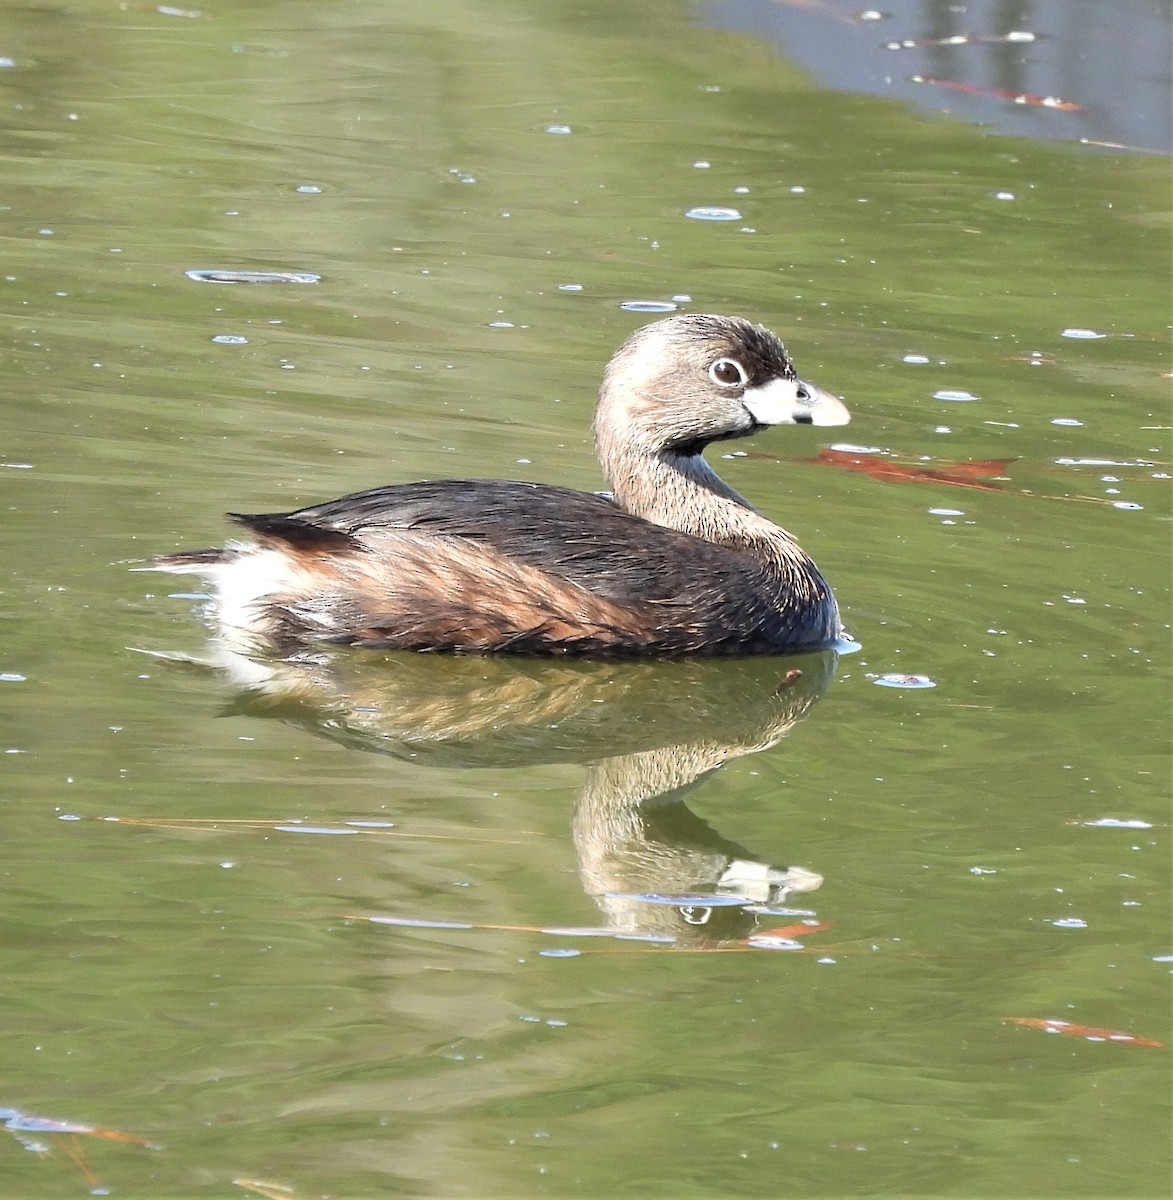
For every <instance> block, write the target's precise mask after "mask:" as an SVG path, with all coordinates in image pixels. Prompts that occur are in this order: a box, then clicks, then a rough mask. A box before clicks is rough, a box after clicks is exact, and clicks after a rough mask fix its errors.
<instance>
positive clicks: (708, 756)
mask: <svg viewBox="0 0 1173 1200" xmlns="http://www.w3.org/2000/svg"><path fill="white" fill-rule="evenodd" d="M837 658H838V656H837V654H836V653H835V652H834V651H831V650H827V651H820V652H818V653H814V654H806V655H793V656H788V657H785V658H770V657H759V658H743V659H729V660H708V661H704V660H687V661H682V662H681V661H675V662H646V661H644V662H626V663H625V662H613V661H612V662H584V661H577V660H575V661H558V662H552V661H551V660H549V659H525V658H474V657H437V656H432V655H419V654H410V653H403V652H394V653H390V654H379V653H374V652H365V653H362V652H348V653H345V654H338V655H330V656H322V657H317V656H314V657H307V658H304V659H293V660H290V659H282V660H276V661H264V660H258V659H253V658H244V657H242V656H240V655H238V654H235V653H231V652H229V651H223V652H219V653H217V654H216V655H214V656H213V658H212V660H210V661H214V663H215V665H216V666H218V667H220V668H222V669H224V670H226V671H227V672H228V674H229V676H230V678H231V680H232V681H233V683H234V684H235V685H236V687H237V688H238V689H239V690H238V694H237V696H236V697H235V698H234V700H233V701H232V703H231V705H230V711H231V712H233V713H237V714H249V715H253V716H265V717H269V718H276V719H280V720H282V721H285V722H287V723H291V724H294V725H296V726H298V727H300V728H303V729H306V730H307V731H309V732H312V733H314V734H317V735H320V736H326V737H329V738H331V739H333V740H334V741H337V742H340V743H342V744H344V745H347V746H351V747H354V748H357V749H362V750H368V751H377V752H380V753H386V754H391V755H394V756H396V757H399V758H404V759H410V760H412V761H415V762H424V763H428V764H431V765H435V766H441V767H448V768H459V767H482V768H483V767H526V766H535V765H540V764H549V763H563V762H575V763H580V764H582V765H584V766H585V767H586V769H587V775H586V780H585V783H584V784H583V787H582V791H581V793H580V794H579V797H578V800H577V802H576V804H575V807H574V813H573V817H572V820H571V832H572V838H573V843H574V848H575V851H576V854H577V858H578V867H579V873H580V877H581V880H582V884H583V888H584V890H585V891H586V893H587V895H589V896H590V897H591V898H592V899H593V901H594V902H595V904H596V905H597V906H598V908H599V910H600V912H601V914H602V915H603V918H604V921H605V924H604V927H603V929H601V930H600V932H603V931H606V932H611V933H615V934H619V935H623V934H628V935H634V936H641V935H645V936H646V935H654V936H655V935H662V936H665V937H668V938H671V939H672V940H673V941H674V942H676V943H678V944H680V943H683V944H688V945H698V944H713V943H719V942H726V941H730V940H738V939H743V938H745V937H747V936H749V935H750V934H752V933H753V932H754V930H755V929H756V928H757V927H758V925H759V923H760V922H761V921H762V919H763V917H765V918H767V919H769V918H771V917H772V916H774V915H776V914H777V913H779V912H782V913H785V912H793V911H794V910H793V909H787V908H786V907H785V906H786V905H787V904H788V902H790V901H791V900H792V898H793V897H795V896H797V895H800V894H802V893H806V892H810V891H813V890H814V889H816V888H817V887H819V885H820V884H821V883H822V877H821V876H820V875H818V874H817V873H815V872H814V871H812V870H809V869H806V868H804V867H799V866H781V865H776V864H774V863H772V862H768V861H765V860H764V859H762V858H761V857H759V856H758V855H757V854H755V853H754V852H753V851H752V850H748V849H746V848H745V847H743V846H741V845H738V844H736V843H734V842H732V841H730V840H728V839H726V838H725V837H723V836H722V835H721V834H720V833H719V832H718V831H717V830H715V829H714V828H713V827H712V826H711V825H709V824H708V823H707V822H706V821H704V820H702V819H701V818H700V817H698V816H697V815H696V814H695V813H694V812H693V811H692V810H691V809H690V808H689V806H688V804H687V803H686V797H688V796H689V794H690V793H691V792H693V791H694V790H696V789H697V788H698V787H700V786H702V785H703V783H704V782H705V780H706V779H707V778H708V777H709V776H710V775H711V774H712V773H713V772H715V771H717V770H718V769H719V768H720V767H721V766H722V765H723V764H724V763H726V762H729V761H730V760H731V759H736V758H740V757H742V756H744V755H748V754H756V753H758V752H759V751H762V750H766V749H768V748H769V747H771V746H774V745H775V744H776V743H777V742H778V741H780V740H781V739H782V738H783V737H785V736H786V734H787V733H788V732H789V731H790V730H791V729H792V728H793V727H794V726H795V725H796V724H797V723H798V722H799V721H800V720H802V719H803V718H804V717H805V716H806V715H807V713H808V712H809V711H810V709H811V707H812V706H813V705H814V703H815V702H816V701H817V700H818V698H819V697H820V696H821V695H822V694H823V692H824V691H825V690H826V687H827V685H828V683H829V682H830V680H831V677H832V675H833V674H834V671H835V667H836V663H837ZM204 661H209V660H204Z"/></svg>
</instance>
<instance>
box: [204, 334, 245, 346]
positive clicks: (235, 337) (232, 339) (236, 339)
mask: <svg viewBox="0 0 1173 1200" xmlns="http://www.w3.org/2000/svg"><path fill="white" fill-rule="evenodd" d="M212 341H214V342H216V343H217V344H218V345H221V346H247V345H248V338H246V337H241V336H240V335H239V334H237V333H218V334H216V336H215V337H214V338H212Z"/></svg>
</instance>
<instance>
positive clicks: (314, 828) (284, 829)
mask: <svg viewBox="0 0 1173 1200" xmlns="http://www.w3.org/2000/svg"><path fill="white" fill-rule="evenodd" d="M273 828H274V829H275V830H276V831H277V832H278V833H320V834H327V835H329V836H341V835H344V834H355V833H358V830H357V829H335V828H332V827H331V826H329V825H274V826H273Z"/></svg>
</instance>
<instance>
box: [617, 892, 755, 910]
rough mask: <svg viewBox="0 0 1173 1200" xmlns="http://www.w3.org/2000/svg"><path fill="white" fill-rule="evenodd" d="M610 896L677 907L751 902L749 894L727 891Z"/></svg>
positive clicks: (725, 906)
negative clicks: (742, 894) (728, 892)
mask: <svg viewBox="0 0 1173 1200" xmlns="http://www.w3.org/2000/svg"><path fill="white" fill-rule="evenodd" d="M607 895H608V897H614V898H615V899H621V900H638V901H640V903H642V904H668V905H672V906H673V907H675V908H743V907H744V906H745V905H747V904H749V903H750V897H749V896H730V895H727V894H726V893H723V892H720V893H717V892H712V893H697V894H696V895H691V894H689V893H687V892H685V893H681V894H680V895H666V894H662V893H660V892H635V893H629V892H624V893H620V892H608V893H607Z"/></svg>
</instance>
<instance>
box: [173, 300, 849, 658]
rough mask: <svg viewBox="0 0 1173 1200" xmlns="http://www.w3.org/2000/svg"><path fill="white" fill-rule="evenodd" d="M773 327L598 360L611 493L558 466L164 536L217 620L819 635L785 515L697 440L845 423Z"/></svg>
mask: <svg viewBox="0 0 1173 1200" xmlns="http://www.w3.org/2000/svg"><path fill="white" fill-rule="evenodd" d="M849 419H850V417H849V415H848V412H847V409H846V408H845V407H844V405H843V404H842V403H841V402H840V401H839V400H838V399H836V398H835V397H834V396H832V395H831V394H830V393H829V392H825V391H822V390H821V389H819V388H815V387H812V386H811V385H810V384H807V383H804V382H802V381H801V380H800V379H799V378H798V376H797V374H796V373H795V370H794V367H793V365H792V364H791V361H790V358H789V356H788V355H787V353H786V351H785V349H784V348H783V345H782V343H781V341H779V339H778V338H777V337H776V336H775V335H774V334H772V333H771V332H770V331H769V330H767V329H764V328H762V327H761V326H759V325H753V324H751V323H750V322H748V321H745V320H742V319H741V318H739V317H723V316H705V315H699V314H698V315H693V314H689V315H682V316H673V317H668V318H667V319H665V320H662V321H657V322H656V323H655V324H652V325H647V326H645V327H644V328H642V329H639V330H637V331H636V332H635V333H634V334H633V335H632V336H631V337H630V338H628V340H627V341H626V342H624V344H623V345H622V346H620V348H619V350H618V351H617V352H616V354H615V356H614V358H612V359H611V362H610V363H609V364H608V366H607V369H606V372H605V374H604V377H603V384H602V387H601V389H600V391H599V399H598V405H597V407H596V410H595V422H594V431H595V442H596V446H597V448H598V454H599V459H600V462H601V464H602V468H603V474H604V476H605V477H606V480H607V483H608V485H609V486H610V488H611V489H612V493H613V495H612V496H611V497H607V496H605V495H600V494H595V493H588V492H579V491H574V490H572V489H570V488H564V487H558V486H555V485H552V484H542V483H521V482H507V481H504V480H443V481H439V482H425V483H405V484H391V485H389V486H387V487H380V488H374V489H372V490H370V491H365V492H356V493H355V494H353V495H350V496H343V497H342V498H341V499H338V500H329V501H327V502H326V503H324V504H316V505H313V506H311V507H309V508H302V509H298V510H297V511H295V512H288V513H265V514H260V515H245V514H241V513H231V514H229V515H230V516H231V517H232V519H233V520H234V521H236V522H237V523H238V524H240V525H243V526H244V527H245V528H246V529H248V530H249V531H250V533H251V534H252V535H253V540H251V541H248V542H235V541H234V542H229V543H228V545H226V546H224V547H223V548H220V549H213V550H197V551H191V552H181V553H178V554H166V555H163V556H161V557H159V558H157V559H155V560H153V562H152V567H153V569H157V570H164V571H173V572H194V573H198V574H203V575H205V576H206V577H208V579H209V580H210V581H211V582H212V583H213V585H214V587H215V597H214V612H215V615H216V617H217V620H218V622H219V624H220V627H221V630H222V632H223V633H224V634H225V636H227V637H229V638H231V639H233V640H235V641H237V642H240V641H241V640H243V641H245V642H247V643H250V644H256V645H257V646H258V648H260V647H266V646H267V647H268V648H270V649H275V650H278V651H281V652H288V651H293V650H296V649H299V648H303V647H306V646H307V645H312V644H313V643H315V642H337V643H349V644H353V645H358V646H369V647H379V648H399V649H410V650H447V651H464V652H473V653H488V652H509V653H515V654H574V655H644V656H647V655H661V656H679V655H688V654H755V653H779V652H785V651H795V650H806V649H813V648H816V647H822V646H827V645H829V644H831V643H833V642H834V641H835V640H836V639H837V638H838V637H839V636H840V634H841V628H840V624H839V610H838V608H837V607H836V604H835V599H834V597H833V596H832V594H831V589H830V588H829V587H828V586H827V583H826V581H825V580H824V579H823V577H822V575H820V574H819V571H818V568H817V567H816V566H815V564H814V562H813V561H812V560H811V558H810V557H809V556H808V555H807V554H806V553H805V552H804V551H803V550H802V548H801V547H800V546H799V545H798V543H797V542H796V541H795V540H794V538H793V537H792V536H791V535H790V534H789V533H788V532H787V531H786V530H785V529H783V528H782V527H781V526H779V525H775V524H774V523H773V522H772V521H770V520H768V519H767V518H766V517H764V516H762V514H761V513H759V512H758V511H757V510H756V509H755V508H753V507H752V506H751V505H750V504H749V503H748V502H747V501H745V500H743V499H742V497H741V496H739V495H738V494H737V492H735V491H734V490H733V489H732V488H731V487H729V486H728V485H727V484H725V483H723V482H722V481H721V480H720V479H719V478H718V477H717V475H716V474H715V473H714V471H713V470H712V468H711V467H709V465H708V464H707V463H706V462H705V460H704V458H703V457H702V452H703V451H704V449H705V447H706V446H707V445H709V443H710V442H715V441H721V440H725V439H729V438H740V437H749V436H751V435H753V434H755V433H757V432H759V431H760V430H761V429H763V428H765V427H766V426H768V425H788V424H799V425H844V424H846V423H847V421H848V420H849Z"/></svg>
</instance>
